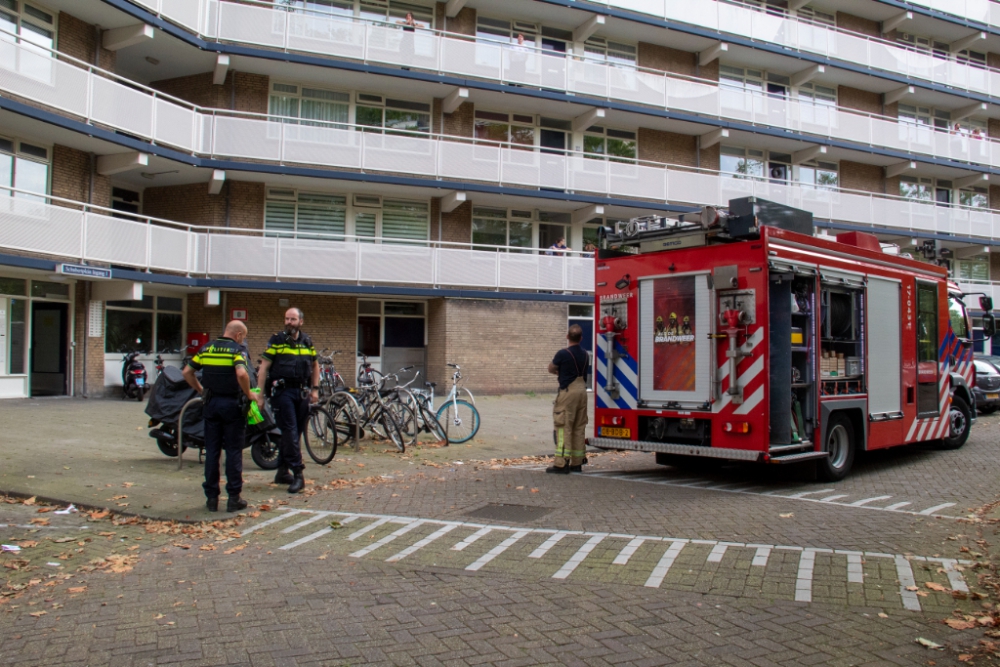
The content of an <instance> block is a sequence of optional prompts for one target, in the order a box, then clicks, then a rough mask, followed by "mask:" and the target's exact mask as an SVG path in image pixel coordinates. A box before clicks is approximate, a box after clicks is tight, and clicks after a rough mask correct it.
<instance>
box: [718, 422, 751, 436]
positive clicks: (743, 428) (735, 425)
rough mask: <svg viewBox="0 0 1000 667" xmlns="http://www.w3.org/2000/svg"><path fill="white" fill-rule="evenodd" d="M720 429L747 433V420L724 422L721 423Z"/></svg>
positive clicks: (727, 431)
mask: <svg viewBox="0 0 1000 667" xmlns="http://www.w3.org/2000/svg"><path fill="white" fill-rule="evenodd" d="M722 430H723V431H725V432H726V433H749V432H750V424H749V422H726V423H725V424H723V425H722Z"/></svg>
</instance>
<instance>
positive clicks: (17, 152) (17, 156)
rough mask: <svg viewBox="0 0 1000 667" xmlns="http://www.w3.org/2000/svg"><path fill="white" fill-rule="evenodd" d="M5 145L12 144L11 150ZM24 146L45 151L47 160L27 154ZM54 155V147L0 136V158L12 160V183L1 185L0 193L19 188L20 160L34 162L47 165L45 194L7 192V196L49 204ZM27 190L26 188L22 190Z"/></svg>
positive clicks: (8, 136)
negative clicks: (4, 157)
mask: <svg viewBox="0 0 1000 667" xmlns="http://www.w3.org/2000/svg"><path fill="white" fill-rule="evenodd" d="M5 143H9V144H10V149H9V150H8V149H7V147H6V146H5V145H4V144H5ZM23 146H29V147H31V148H37V149H40V150H44V151H45V155H46V157H45V158H42V157H40V156H39V155H36V154H34V153H30V152H29V153H26V152H24V150H23ZM52 153H53V146H51V145H38V144H36V143H34V142H26V141H22V140H21V139H18V138H16V137H11V136H10V135H0V156H9V157H10V158H11V170H10V182H9V183H0V193H3V192H4V191H5V190H6V189H7V188H16V187H18V186H17V172H18V160H24V161H26V162H32V163H34V164H41V165H45V188H44V192H39V193H38V194H27V193H24V192H17V193H15V192H12V191H10V190H6V192H7V194H8V195H9V196H12V197H16V198H22V199H29V200H33V201H40V202H48V198H49V196H50V195H51V194H52ZM22 189H26V188H22Z"/></svg>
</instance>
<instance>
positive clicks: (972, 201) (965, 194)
mask: <svg viewBox="0 0 1000 667" xmlns="http://www.w3.org/2000/svg"><path fill="white" fill-rule="evenodd" d="M958 203H959V204H961V205H962V206H968V207H970V208H989V207H990V194H989V192H988V191H987V190H986V188H962V189H961V190H959V191H958Z"/></svg>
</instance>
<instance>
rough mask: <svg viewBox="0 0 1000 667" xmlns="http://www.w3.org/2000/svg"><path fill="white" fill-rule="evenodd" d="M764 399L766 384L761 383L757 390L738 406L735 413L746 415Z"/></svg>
mask: <svg viewBox="0 0 1000 667" xmlns="http://www.w3.org/2000/svg"><path fill="white" fill-rule="evenodd" d="M763 400H764V385H761V386H759V387H757V390H756V391H755V392H754V393H752V394H751V395H750V398H748V399H746V400H745V401H744V402H743V405H741V406H740V407H738V408H736V409H735V410H734V411H733V414H737V415H745V414H747V413H748V412H750V411H751V410H753V409H754V408H756V407H757V404H759V403H760V402H761V401H763Z"/></svg>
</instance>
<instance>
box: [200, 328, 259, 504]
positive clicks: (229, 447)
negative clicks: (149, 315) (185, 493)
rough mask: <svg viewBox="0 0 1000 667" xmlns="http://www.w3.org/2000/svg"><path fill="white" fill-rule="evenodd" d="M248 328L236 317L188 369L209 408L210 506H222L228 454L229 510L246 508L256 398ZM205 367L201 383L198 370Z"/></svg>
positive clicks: (207, 490)
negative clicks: (222, 466) (247, 447)
mask: <svg viewBox="0 0 1000 667" xmlns="http://www.w3.org/2000/svg"><path fill="white" fill-rule="evenodd" d="M246 337H247V328H246V325H244V324H243V323H242V322H240V321H238V320H233V321H232V322H230V323H229V324H228V325H226V331H225V333H224V334H223V335H222V337H221V338H219V339H217V340H215V341H213V342H211V343H208V344H207V345H205V346H204V347H202V348H201V350H199V351H198V354H196V355H194V358H193V359H191V361H190V362H188V365H187V366H185V367H184V371H183V372H184V379H185V380H187V383H188V384H189V385H191V386H192V387H193V388H194V389H195V391H197V392H198V393H199V394H201V395H202V397H203V399H204V401H205V407H204V409H203V412H202V414H203V415H204V417H205V483H204V484H202V488H204V489H205V497H206V498H208V500H207V501H206V502H205V506H206V507H208V511H209V512H217V511H218V510H219V459H220V458H221V456H222V452H223V450H225V452H226V492H227V493H228V494H229V501H228V502H227V503H226V511H227V512H238V511H239V510H242V509H246V506H247V501H245V500H243V499H242V498H240V492H241V491H242V490H243V444H244V441H245V438H246V423H247V421H246V408H247V407H249V405H250V403H249V401H252V400H254V396H253V394H252V393H251V392H250V375H249V374H248V373H247V362H248V358H247V357H246V356H244V353H243V348H242V344H243V341H244V340H246ZM197 370H200V371H201V381H200V382H199V381H198V378H197V377H196V376H195V371H197Z"/></svg>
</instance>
